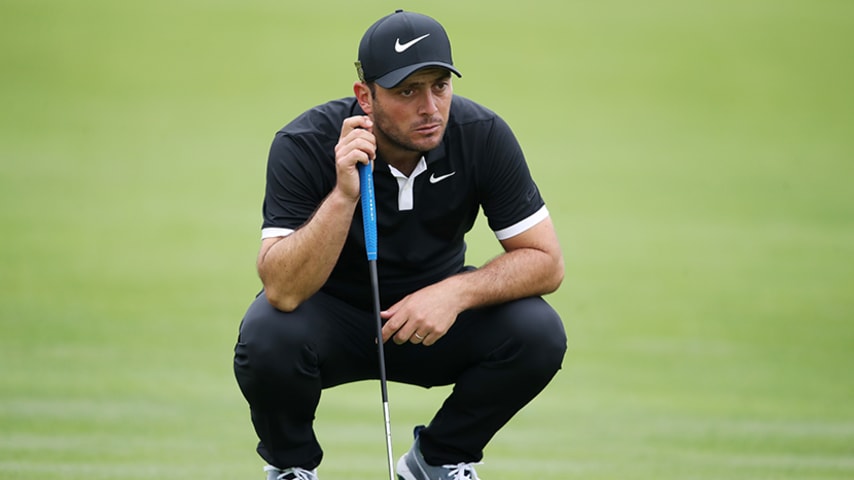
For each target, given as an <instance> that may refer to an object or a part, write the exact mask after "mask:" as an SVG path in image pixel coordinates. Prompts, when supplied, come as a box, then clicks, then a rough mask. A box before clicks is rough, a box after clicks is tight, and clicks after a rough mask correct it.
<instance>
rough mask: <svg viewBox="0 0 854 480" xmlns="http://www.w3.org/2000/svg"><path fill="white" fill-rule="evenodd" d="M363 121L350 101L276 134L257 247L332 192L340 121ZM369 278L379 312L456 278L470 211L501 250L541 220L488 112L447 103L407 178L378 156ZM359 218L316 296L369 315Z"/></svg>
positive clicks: (523, 167) (514, 148)
mask: <svg viewBox="0 0 854 480" xmlns="http://www.w3.org/2000/svg"><path fill="white" fill-rule="evenodd" d="M354 115H364V112H363V111H362V109H361V108H360V107H359V105H358V102H356V100H355V98H352V97H351V98H344V99H340V100H334V101H331V102H328V103H325V104H323V105H320V106H317V107H315V108H312V109H311V110H308V111H307V112H305V113H303V114H302V115H300V116H299V117H297V118H296V119H295V120H294V121H292V122H291V123H289V124H288V125H286V126H285V127H284V128H282V129H281V130H279V132H277V134H276V136H275V139H274V140H273V144H272V147H271V148H270V156H269V159H268V163H267V187H266V194H265V197H264V207H263V214H264V223H263V226H262V237H265V238H266V237H274V236H284V235H289V234H290V233H292V232H293V231H294V230H296V229H298V228H299V227H300V226H302V225H303V224H304V223H306V221H308V219H309V218H310V217H311V215H312V214H313V213H314V211H315V210H316V209H317V207H318V206H319V205H320V203H321V202H322V201H323V199H324V198H326V196H327V195H328V194H329V192H330V191H331V190H332V189H333V187H334V186H335V182H336V173H335V150H334V149H335V145H336V143H338V138H339V135H340V132H341V125H342V122H343V121H344V119H345V118H347V117H351V116H354ZM374 189H375V195H376V207H377V243H378V259H377V270H378V275H379V281H380V294H381V297H382V300H381V303H382V305H383V308H386V307H388V306H389V305H390V304H392V303H393V302H395V301H397V300H398V299H400V298H402V297H403V296H405V295H407V294H409V293H411V292H413V291H415V290H417V289H419V288H422V287H424V286H427V285H429V284H431V283H435V282H437V281H439V280H441V279H443V278H445V277H448V276H450V275H453V274H455V273H457V272H459V271H460V270H461V269H462V268H463V266H464V262H465V250H466V245H465V241H464V236H465V234H466V233H467V232H468V231H469V230H471V228H472V226H473V225H474V221H475V219H476V218H477V214H478V210H479V209H480V208H482V209H483V212H484V215H485V216H486V218H487V221H488V223H489V227H490V228H491V229H492V230H493V231H494V232H495V234H496V237H497V238H498V239H499V240H501V239H505V238H510V237H512V236H514V235H518V234H519V233H522V232H524V231H525V230H527V229H528V228H530V227H532V226H533V225H535V224H537V223H538V222H540V221H541V220H543V219H545V218H546V217H547V216H548V211H547V210H546V208H545V204H544V202H543V199H542V197H541V196H540V193H539V190H538V189H537V186H536V184H535V183H534V181H533V179H532V178H531V174H530V172H529V170H528V166H527V164H526V162H525V157H524V155H523V153H522V149H521V148H520V147H519V143H518V142H517V141H516V138H515V136H514V135H513V132H512V131H511V130H510V127H509V126H508V125H507V124H506V123H505V122H504V121H503V120H502V119H501V118H500V117H499V116H498V115H496V114H495V113H494V112H492V111H490V110H489V109H487V108H485V107H483V106H481V105H478V104H477V103H475V102H473V101H471V100H468V99H466V98H463V97H460V96H454V98H453V100H452V103H451V111H450V117H449V119H448V125H447V129H446V131H445V135H444V137H443V139H442V143H441V144H440V145H439V146H438V147H436V148H435V149H433V150H431V151H429V152H426V153H425V154H424V158H423V159H422V161H421V162H420V163H419V165H418V166H417V167H416V169H415V171H413V172H412V174H410V175H409V176H408V177H406V176H404V175H403V174H402V173H400V172H398V171H397V170H396V169H394V168H392V167H391V166H389V165H388V164H387V163H386V162H384V161H383V159H382V152H378V153H377V160H376V162H375V165H374ZM361 215H362V213H361V208H358V207H357V208H356V210H355V215H354V217H353V223H352V225H351V227H350V232H349V234H348V237H347V241H346V243H345V245H344V248H343V250H342V252H341V256H340V258H339V259H338V263H337V264H336V265H335V268H334V269H333V271H332V273H331V275H330V277H329V279H328V280H327V282H326V284H325V285H324V286H323V287H322V289H323V290H324V291H325V292H327V293H330V294H332V295H334V296H336V297H338V298H341V299H343V300H345V301H347V302H349V303H352V304H354V305H356V306H359V307H360V308H364V309H369V308H370V298H371V296H370V295H371V293H370V282H369V276H368V267H367V257H366V255H365V240H364V231H363V226H362V216H361Z"/></svg>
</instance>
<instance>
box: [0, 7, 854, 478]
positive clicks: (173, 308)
mask: <svg viewBox="0 0 854 480" xmlns="http://www.w3.org/2000/svg"><path fill="white" fill-rule="evenodd" d="M395 8H405V9H408V10H415V11H420V12H423V13H428V14H430V15H433V16H434V17H436V18H437V19H439V20H440V21H441V22H442V23H443V24H444V25H445V26H446V28H447V30H448V31H449V33H450V36H451V39H452V42H453V46H454V56H455V62H456V64H457V65H458V66H459V68H460V69H461V71H462V72H463V74H464V76H463V78H462V79H458V80H455V90H456V93H458V94H461V95H464V96H467V97H470V98H473V99H475V100H477V101H480V102H482V103H484V104H486V105H487V106H489V107H491V108H492V109H494V110H496V111H497V112H498V113H500V114H501V115H502V116H504V117H505V119H506V120H507V121H508V122H509V123H510V124H511V125H512V126H513V127H514V129H515V131H516V133H517V135H518V137H519V139H520V141H521V142H522V144H523V147H524V149H525V152H526V154H527V156H528V159H529V162H530V165H531V168H532V170H533V171H534V174H535V176H536V177H537V179H538V182H539V184H540V187H541V190H542V191H543V194H544V195H545V197H546V200H547V202H548V204H549V208H550V211H551V213H552V216H553V218H554V220H555V223H556V224H557V228H558V230H559V234H560V237H561V242H562V245H563V247H564V249H565V256H566V263H567V279H566V281H565V283H564V286H563V287H562V289H561V290H560V291H559V292H557V293H556V294H553V295H552V296H551V297H550V300H551V302H552V303H553V304H554V305H555V306H556V307H557V308H558V310H559V311H560V312H561V313H562V315H563V318H564V319H565V322H566V326H567V329H568V332H569V336H570V340H569V352H568V356H567V359H566V362H565V365H564V369H563V370H562V371H561V373H560V374H559V375H558V376H557V378H556V379H555V381H554V382H553V383H552V385H551V386H550V387H549V388H548V389H547V390H546V391H545V392H544V393H543V394H542V395H541V396H540V397H539V398H537V399H536V400H535V401H534V402H533V403H532V404H531V405H530V406H529V407H528V408H527V409H526V410H524V411H523V412H522V413H521V414H520V415H519V416H518V417H517V418H515V419H514V420H513V421H512V422H511V424H509V425H508V426H507V427H506V428H505V429H504V430H503V431H502V432H501V433H500V434H499V435H498V436H497V437H496V438H495V439H494V441H493V442H492V443H491V444H490V446H489V448H488V450H487V452H486V459H485V461H486V463H485V464H484V465H482V466H480V467H479V472H480V473H481V476H483V477H484V478H487V479H489V480H501V479H508V480H509V479H517V478H525V479H528V478H536V479H554V480H557V479H582V478H583V479H680V480H684V479H778V478H787V479H788V478H800V479H830V478H834V479H835V478H838V479H843V478H846V479H850V478H854V376H852V373H851V371H852V367H854V353H852V352H854V322H852V320H854V319H852V312H854V262H852V260H854V193H852V192H854V189H852V187H851V183H852V178H854V165H852V160H854V135H852V133H854V132H852V111H854V89H852V85H854V62H852V45H854V28H852V26H854V3H853V2H850V1H842V0H838V1H833V0H820V1H813V2H808V1H779V0H778V1H772V0H744V1H736V0H722V1H716V2H710V1H707V2H700V1H676V0H669V1H668V0H651V1H647V2H633V1H628V0H605V1H597V2H593V1H556V0H555V1H539V2H537V1H533V2H511V1H500V0H495V1H489V2H486V1H480V2H475V1H469V2H462V1H450V0H448V1H446V0H436V1H433V2H417V1H414V0H400V1H397V2H388V1H379V0H368V1H362V2H343V1H328V2H284V1H270V0H245V1H237V0H219V1H216V0H213V1H201V0H195V1H190V0H181V1H163V0H151V1H148V2H116V1H106V0H100V1H99V0H92V1H85V2H70V1H65V2H63V1H59V0H53V1H51V0H29V1H26V0H3V1H2V2H0V229H1V230H0V478H3V479H22V480H29V479H41V478H48V477H51V478H52V477H61V478H69V479H89V480H91V479H113V478H126V479H179V478H182V479H183V478H210V479H238V478H246V479H248V478H262V473H261V471H260V467H261V465H262V463H261V462H260V460H259V459H258V458H257V457H256V456H255V453H254V450H253V449H254V444H255V437H254V433H253V432H252V430H251V425H250V423H249V418H248V411H247V407H246V405H245V403H244V401H243V399H242V397H241V396H240V393H239V391H238V389H237V386H236V383H235V382H234V380H233V375H232V371H231V353H232V347H233V343H234V339H235V335H236V330H237V325H238V322H239V320H240V318H241V316H242V314H243V311H244V309H245V308H246V306H247V305H248V303H249V302H250V300H251V299H252V297H253V296H254V294H255V293H256V292H257V290H258V289H259V286H260V283H259V282H258V280H257V278H256V275H255V271H254V260H255V254H256V251H257V247H258V244H259V240H258V238H259V227H260V220H261V219H260V206H261V200H262V195H263V181H264V168H265V162H266V154H267V149H268V147H269V144H270V141H271V139H272V135H273V133H274V132H275V131H276V130H277V129H278V128H279V127H280V126H282V125H283V124H285V123H286V122H287V121H289V120H290V119H291V118H292V117H293V116H295V115H297V114H298V113H300V112H302V111H303V110H304V109H306V108H308V107H311V106H313V105H315V104H318V103H321V102H324V101H326V100H328V99H332V98H338V97H342V96H347V95H349V94H350V92H351V85H352V82H353V81H354V80H355V72H354V69H353V65H352V62H353V60H354V59H355V56H356V48H357V44H358V41H359V38H360V37H361V34H362V33H363V32H364V30H365V29H366V28H367V26H368V25H370V24H371V23H372V22H373V21H374V20H376V19H377V18H379V17H381V16H383V15H385V14H387V13H390V12H391V11H393V10H394V9H395ZM469 247H470V248H469V252H470V255H471V257H470V261H471V262H473V263H479V262H482V261H483V260H485V259H487V258H489V257H491V256H492V255H494V254H495V253H496V252H497V243H496V242H495V240H494V239H493V238H492V235H491V233H490V232H489V231H488V230H487V229H486V227H485V225H484V224H483V222H481V223H479V225H478V226H477V228H476V231H475V232H473V234H472V239H471V241H470V246H469ZM446 394H447V390H445V389H435V390H422V389H417V388H413V387H407V386H401V385H391V387H390V399H391V417H392V427H393V436H394V442H395V451H396V453H397V454H402V453H403V452H404V451H405V450H406V449H407V448H408V446H409V443H410V428H411V426H412V425H414V424H416V423H423V422H426V421H428V420H429V418H430V416H431V414H432V412H433V411H434V410H435V409H436V408H437V407H438V405H439V403H440V402H441V400H442V399H443V398H444V396H445V395H446ZM317 430H318V434H319V436H320V439H321V441H322V443H323V445H324V447H325V450H326V460H325V462H324V464H323V465H322V467H321V470H320V473H321V478H324V479H343V478H346V479H351V480H360V479H364V480H368V479H379V478H384V475H385V446H384V440H383V427H382V411H381V408H380V405H379V387H378V386H377V384H376V383H375V382H370V383H364V384H356V385H349V386H345V387H340V388H337V389H333V390H329V391H327V392H326V393H325V394H324V397H323V400H322V405H321V407H320V411H319V414H318V421H317Z"/></svg>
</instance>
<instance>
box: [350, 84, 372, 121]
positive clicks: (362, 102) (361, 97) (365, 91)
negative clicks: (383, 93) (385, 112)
mask: <svg viewBox="0 0 854 480" xmlns="http://www.w3.org/2000/svg"><path fill="white" fill-rule="evenodd" d="M353 93H354V94H356V100H357V101H358V102H359V106H360V107H362V111H364V112H365V113H367V114H368V115H370V114H371V113H372V109H371V105H372V103H373V96H372V95H371V89H370V88H368V84H366V83H364V82H356V83H354V84H353Z"/></svg>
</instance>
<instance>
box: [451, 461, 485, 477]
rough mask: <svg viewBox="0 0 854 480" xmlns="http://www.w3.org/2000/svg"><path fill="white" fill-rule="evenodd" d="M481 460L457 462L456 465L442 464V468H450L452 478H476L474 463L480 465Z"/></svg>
mask: <svg viewBox="0 0 854 480" xmlns="http://www.w3.org/2000/svg"><path fill="white" fill-rule="evenodd" d="M481 463H483V462H477V463H458V464H456V465H442V468H447V469H448V470H450V471H449V472H448V474H449V475H451V479H452V480H478V478H477V472H475V471H474V466H475V465H480V464H481Z"/></svg>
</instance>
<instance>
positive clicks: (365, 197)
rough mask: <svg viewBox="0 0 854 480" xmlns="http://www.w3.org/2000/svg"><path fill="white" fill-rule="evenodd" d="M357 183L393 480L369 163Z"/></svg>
mask: <svg viewBox="0 0 854 480" xmlns="http://www.w3.org/2000/svg"><path fill="white" fill-rule="evenodd" d="M358 169H359V185H360V195H361V199H362V223H363V224H364V227H365V250H366V251H367V254H368V268H369V269H370V271H371V293H372V294H373V297H374V298H373V300H374V316H375V317H376V320H377V352H378V354H379V360H380V362H379V363H380V390H381V391H382V398H383V419H384V420H385V443H386V450H387V454H388V478H389V480H395V479H394V454H393V453H392V451H391V420H390V419H389V415H388V381H387V380H386V374H385V350H384V349H383V333H382V331H383V322H382V319H381V318H380V285H379V280H378V278H377V209H376V204H375V200H374V174H373V171H372V170H371V165H370V164H367V165H366V164H363V163H360V164H359V165H358Z"/></svg>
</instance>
